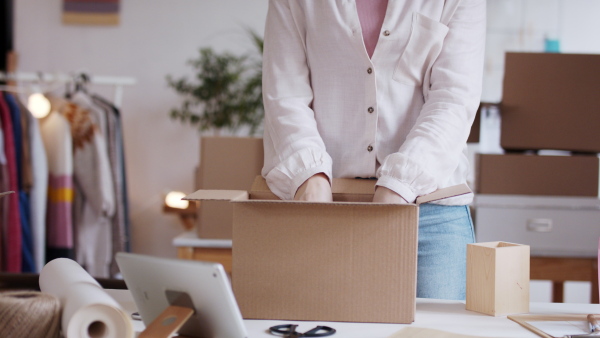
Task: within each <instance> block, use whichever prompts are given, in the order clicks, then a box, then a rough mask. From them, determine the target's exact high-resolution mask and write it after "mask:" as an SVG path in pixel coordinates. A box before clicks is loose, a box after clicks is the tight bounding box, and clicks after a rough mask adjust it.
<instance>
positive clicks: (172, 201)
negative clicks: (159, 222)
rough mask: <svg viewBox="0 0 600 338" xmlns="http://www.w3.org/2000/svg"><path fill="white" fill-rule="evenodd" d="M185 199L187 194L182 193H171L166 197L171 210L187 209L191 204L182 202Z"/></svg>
mask: <svg viewBox="0 0 600 338" xmlns="http://www.w3.org/2000/svg"><path fill="white" fill-rule="evenodd" d="M184 197H185V194H184V193H182V192H181V191H171V192H169V193H168V194H167V197H165V203H166V204H167V205H168V206H170V207H171V208H177V209H187V208H188V206H189V205H190V202H189V201H184V200H182V198H184Z"/></svg>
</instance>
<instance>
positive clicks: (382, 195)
mask: <svg viewBox="0 0 600 338" xmlns="http://www.w3.org/2000/svg"><path fill="white" fill-rule="evenodd" d="M373 203H389V204H408V202H407V201H406V200H405V199H404V198H402V196H400V195H398V194H396V193H395V192H394V191H392V190H390V189H388V188H386V187H382V186H377V187H376V188H375V195H374V196H373Z"/></svg>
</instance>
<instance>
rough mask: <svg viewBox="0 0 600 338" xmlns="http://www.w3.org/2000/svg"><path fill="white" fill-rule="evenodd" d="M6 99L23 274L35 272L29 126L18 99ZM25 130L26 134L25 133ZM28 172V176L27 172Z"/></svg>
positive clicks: (5, 96)
mask: <svg viewBox="0 0 600 338" xmlns="http://www.w3.org/2000/svg"><path fill="white" fill-rule="evenodd" d="M4 99H5V100H6V104H7V105H8V108H9V110H10V114H11V118H12V122H13V132H14V134H13V135H14V138H15V153H16V159H17V182H18V186H17V187H18V191H17V193H18V195H19V196H18V197H19V215H20V217H21V254H22V259H21V272H29V273H31V272H33V271H34V270H35V264H34V262H33V240H32V237H31V225H30V218H31V217H30V215H31V213H30V208H29V189H30V188H31V172H30V170H31V161H30V158H29V138H28V134H29V131H28V130H27V129H28V125H25V126H23V124H22V122H23V117H22V115H23V114H22V113H21V109H20V108H19V105H18V103H17V99H16V98H15V97H14V96H13V95H12V94H10V93H4ZM24 130H25V133H23V131H24ZM26 171H28V173H27V174H25V172H26Z"/></svg>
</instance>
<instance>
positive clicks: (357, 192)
mask: <svg viewBox="0 0 600 338" xmlns="http://www.w3.org/2000/svg"><path fill="white" fill-rule="evenodd" d="M375 182H377V181H376V180H368V179H353V178H334V179H333V183H332V187H331V192H332V193H333V200H334V201H345V202H370V201H371V200H372V199H373V194H374V193H375ZM250 198H251V199H259V200H277V199H279V198H278V197H277V196H275V194H273V193H272V192H271V190H270V189H269V186H268V185H267V181H266V180H265V179H264V178H263V177H262V176H257V177H256V179H255V180H254V183H253V184H252V188H251V189H250Z"/></svg>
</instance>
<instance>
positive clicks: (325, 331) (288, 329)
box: [269, 324, 335, 337]
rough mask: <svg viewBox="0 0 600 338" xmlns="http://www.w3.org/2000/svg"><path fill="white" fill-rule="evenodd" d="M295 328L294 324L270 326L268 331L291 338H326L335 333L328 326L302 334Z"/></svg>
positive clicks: (318, 327)
mask: <svg viewBox="0 0 600 338" xmlns="http://www.w3.org/2000/svg"><path fill="white" fill-rule="evenodd" d="M297 327H298V325H296V324H283V325H275V326H271V327H270V328H269V331H271V333H276V334H280V335H290V336H291V337H327V336H331V335H332V334H334V333H335V329H334V328H332V327H329V326H317V327H315V328H313V329H311V330H310V331H306V332H304V333H300V332H298V331H296V328H297ZM320 331H322V332H320Z"/></svg>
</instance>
